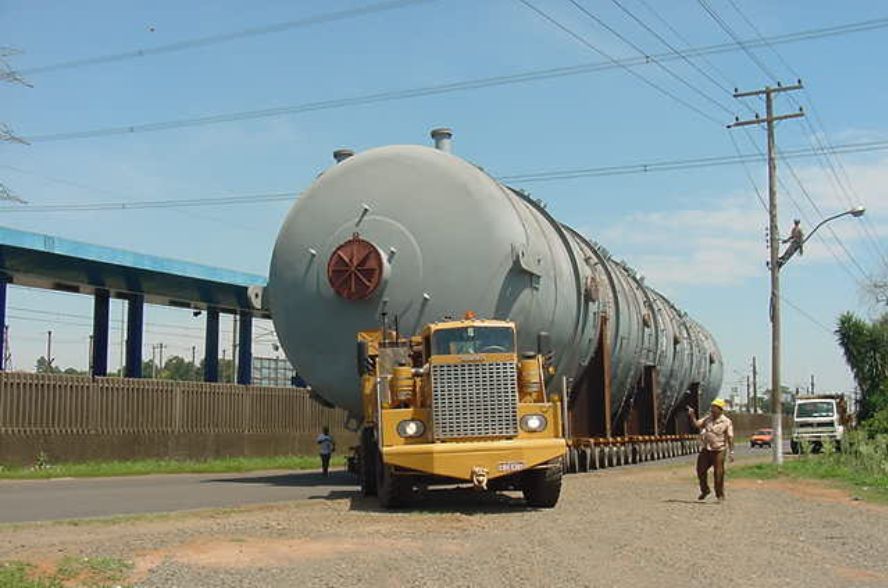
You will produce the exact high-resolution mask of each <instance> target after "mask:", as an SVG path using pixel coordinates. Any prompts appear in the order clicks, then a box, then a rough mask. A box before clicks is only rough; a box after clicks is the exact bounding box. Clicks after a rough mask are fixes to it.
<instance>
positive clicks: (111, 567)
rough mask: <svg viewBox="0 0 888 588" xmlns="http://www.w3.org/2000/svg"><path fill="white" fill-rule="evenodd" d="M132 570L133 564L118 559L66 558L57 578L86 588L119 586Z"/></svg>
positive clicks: (62, 562) (59, 568) (59, 565)
mask: <svg viewBox="0 0 888 588" xmlns="http://www.w3.org/2000/svg"><path fill="white" fill-rule="evenodd" d="M132 569H133V564H131V563H130V562H128V561H124V560H122V559H118V558H116V557H66V558H64V559H63V560H62V561H61V562H59V564H58V567H57V568H56V573H55V576H56V577H59V578H61V579H62V580H64V581H66V582H71V581H74V582H76V583H77V584H81V585H86V586H104V585H107V584H115V585H119V584H120V582H122V581H123V580H125V579H126V578H127V576H129V573H130V571H131V570H132Z"/></svg>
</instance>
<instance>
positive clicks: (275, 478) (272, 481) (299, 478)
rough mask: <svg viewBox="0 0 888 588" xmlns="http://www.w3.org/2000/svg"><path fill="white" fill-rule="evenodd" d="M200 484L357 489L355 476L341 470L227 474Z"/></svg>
mask: <svg viewBox="0 0 888 588" xmlns="http://www.w3.org/2000/svg"><path fill="white" fill-rule="evenodd" d="M201 483H202V484H220V483H225V484H263V485H266V486H288V487H292V488H308V487H312V486H319V487H323V486H351V487H353V488H355V489H357V484H356V483H355V478H354V477H353V476H351V475H350V474H348V473H346V472H343V471H333V472H330V475H329V476H324V475H323V474H321V473H320V472H293V473H290V474H278V473H275V474H261V475H255V474H250V475H248V474H245V475H243V476H227V477H225V478H216V479H213V480H204V481H203V482H201Z"/></svg>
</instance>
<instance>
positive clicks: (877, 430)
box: [860, 407, 888, 437]
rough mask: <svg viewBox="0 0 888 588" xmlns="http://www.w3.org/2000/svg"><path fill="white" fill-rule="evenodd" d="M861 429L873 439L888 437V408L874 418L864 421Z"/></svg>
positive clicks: (877, 413)
mask: <svg viewBox="0 0 888 588" xmlns="http://www.w3.org/2000/svg"><path fill="white" fill-rule="evenodd" d="M860 428H861V429H862V430H863V431H865V432H866V433H867V434H868V435H870V436H871V437H875V436H877V435H888V407H885V408H882V409H881V410H879V411H878V412H876V413H875V414H874V415H873V416H871V417H870V418H868V419H867V420H865V421H863V422H862V423H861V424H860Z"/></svg>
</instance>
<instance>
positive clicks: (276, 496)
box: [0, 470, 357, 523]
mask: <svg viewBox="0 0 888 588" xmlns="http://www.w3.org/2000/svg"><path fill="white" fill-rule="evenodd" d="M342 490H347V491H355V492H356V491H357V485H356V484H355V479H354V478H353V477H352V476H350V475H349V474H347V473H346V472H345V471H341V470H340V471H333V472H331V473H330V477H328V478H324V477H323V476H322V475H321V474H320V472H293V473H289V472H282V471H274V472H249V473H239V474H167V475H153V476H134V477H120V478H59V479H52V480H4V481H0V523H20V522H31V521H51V520H61V519H80V518H92V517H106V516H114V515H127V514H136V513H158V512H171V511H179V510H193V509H201V508H223V507H232V506H243V505H249V504H258V503H268V502H282V501H288V500H300V499H312V498H326V497H327V496H328V495H329V494H331V493H332V492H334V491H342Z"/></svg>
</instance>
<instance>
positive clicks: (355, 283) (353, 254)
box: [327, 233, 384, 300]
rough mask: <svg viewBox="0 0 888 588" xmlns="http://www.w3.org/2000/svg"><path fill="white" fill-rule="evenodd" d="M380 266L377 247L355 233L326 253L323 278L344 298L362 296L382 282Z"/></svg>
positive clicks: (367, 295) (366, 295)
mask: <svg viewBox="0 0 888 588" xmlns="http://www.w3.org/2000/svg"><path fill="white" fill-rule="evenodd" d="M383 269H384V263H383V259H382V254H381V253H380V252H379V249H378V248H377V247H376V246H375V245H374V244H373V243H371V242H370V241H366V240H364V239H361V238H360V237H359V236H358V234H357V233H355V235H354V236H353V237H352V238H351V239H349V240H348V241H346V242H345V243H343V244H342V245H340V246H339V247H337V248H336V250H335V251H333V255H331V256H330V261H328V262H327V280H328V281H329V282H330V287H331V288H333V291H334V292H336V293H337V294H338V295H340V296H342V297H343V298H345V299H346V300H364V299H365V298H369V297H370V295H371V294H373V292H375V291H376V289H377V288H378V287H379V284H380V283H382V271H383Z"/></svg>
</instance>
